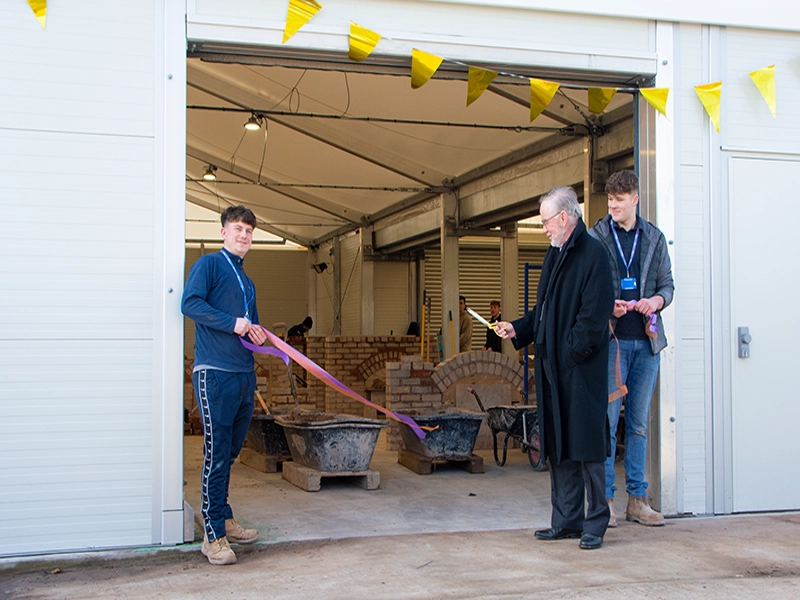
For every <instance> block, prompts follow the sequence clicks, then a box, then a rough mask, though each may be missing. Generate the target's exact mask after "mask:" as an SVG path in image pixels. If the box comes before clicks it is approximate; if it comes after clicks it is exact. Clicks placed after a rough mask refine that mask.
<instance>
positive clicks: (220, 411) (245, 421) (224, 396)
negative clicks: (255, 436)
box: [192, 369, 256, 542]
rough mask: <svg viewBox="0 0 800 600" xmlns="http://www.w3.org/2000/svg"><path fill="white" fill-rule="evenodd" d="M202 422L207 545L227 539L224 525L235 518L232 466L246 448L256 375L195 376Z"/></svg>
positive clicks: (202, 488)
mask: <svg viewBox="0 0 800 600" xmlns="http://www.w3.org/2000/svg"><path fill="white" fill-rule="evenodd" d="M192 383H194V391H195V395H196V397H197V404H198V406H199V408H200V418H201V419H202V420H203V475H202V481H201V483H200V495H201V499H202V503H201V507H200V512H201V514H202V515H203V526H204V527H203V529H204V530H205V534H206V536H208V541H209V542H213V541H214V540H216V539H217V538H221V537H224V536H225V521H226V519H232V518H233V510H232V509H231V507H230V505H229V504H228V487H229V485H230V481H231V465H233V463H234V461H235V460H236V457H237V456H239V452H241V450H242V446H243V445H244V438H245V437H246V436H247V429H248V428H249V427H250V419H251V418H252V416H253V397H254V396H255V393H256V374H255V373H254V372H250V373H230V372H228V371H218V370H216V369H201V370H199V371H195V372H194V374H193V375H192Z"/></svg>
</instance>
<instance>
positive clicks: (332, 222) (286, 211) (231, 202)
mask: <svg viewBox="0 0 800 600" xmlns="http://www.w3.org/2000/svg"><path fill="white" fill-rule="evenodd" d="M187 181H191V182H193V183H197V184H199V185H200V187H201V188H203V189H204V190H205V191H206V192H208V193H209V194H214V196H215V197H216V198H217V202H218V203H219V199H220V198H221V199H222V200H224V201H225V202H226V203H228V204H229V205H230V206H235V205H237V204H240V203H241V201H240V200H238V199H234V198H229V197H227V196H225V195H222V194H219V193H218V192H217V191H216V190H210V189H208V187H207V186H205V185H203V181H202V180H201V179H187ZM214 187H215V188H216V184H215V186H214ZM218 208H219V207H218ZM270 210H271V211H273V212H276V213H283V214H287V215H297V216H298V217H307V216H308V213H307V212H300V211H296V210H289V209H288V208H274V207H270ZM314 218H316V219H318V220H320V221H321V222H320V223H318V224H314V225H313V226H314V227H330V226H332V225H345V224H347V221H345V220H344V219H336V218H330V219H329V220H328V221H327V222H322V221H323V220H324V219H325V218H324V217H318V216H317V217H314ZM262 223H265V224H269V225H277V224H278V223H273V222H272V221H269V222H267V221H262ZM281 225H295V226H299V227H302V226H304V225H305V223H281Z"/></svg>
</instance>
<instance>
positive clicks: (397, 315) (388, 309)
mask: <svg viewBox="0 0 800 600" xmlns="http://www.w3.org/2000/svg"><path fill="white" fill-rule="evenodd" d="M408 268H409V264H408V263H406V262H376V263H375V330H374V334H375V335H405V333H406V331H408Z"/></svg>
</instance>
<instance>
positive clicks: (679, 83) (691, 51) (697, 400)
mask: <svg viewBox="0 0 800 600" xmlns="http://www.w3.org/2000/svg"><path fill="white" fill-rule="evenodd" d="M702 29H703V28H702V26H700V25H686V24H681V25H680V28H679V29H678V36H677V38H678V41H677V46H678V47H677V48H676V59H677V61H678V69H677V74H678V75H677V76H676V78H675V87H676V89H675V93H674V96H675V113H676V115H679V116H678V118H677V119H676V121H677V122H678V127H677V129H678V131H677V132H676V133H677V135H676V136H675V137H676V154H677V163H678V164H677V165H676V169H677V170H678V181H679V186H680V193H676V194H675V219H676V226H675V244H676V252H675V264H674V265H673V271H674V277H675V288H676V289H675V295H676V298H677V299H679V302H676V310H675V319H676V332H677V337H678V340H675V341H674V342H673V341H672V340H669V341H670V343H674V344H676V345H679V346H680V352H678V353H676V354H677V356H678V364H677V365H676V379H677V386H678V387H677V390H678V393H677V396H678V404H677V407H676V410H677V412H678V421H679V423H680V425H681V426H680V428H679V432H680V435H679V442H678V444H679V445H678V449H677V452H678V457H677V461H678V469H679V477H678V481H679V483H678V486H679V490H681V491H680V492H679V494H680V496H681V498H679V500H678V502H679V507H678V508H679V509H681V506H680V501H681V499H682V501H683V506H682V509H681V510H683V511H684V512H694V513H706V512H710V510H709V507H708V506H706V500H707V498H708V493H707V485H706V484H707V477H710V462H709V461H710V457H711V448H710V445H709V444H710V432H711V429H710V428H711V419H710V408H709V407H708V405H707V403H706V398H710V397H711V394H710V385H711V364H710V352H711V340H710V332H709V329H708V327H709V326H710V320H709V319H707V314H708V313H707V310H708V298H707V293H708V288H707V286H708V283H709V281H708V280H709V275H708V262H709V260H710V258H709V248H708V246H707V239H708V235H707V232H708V231H709V230H710V225H709V222H708V219H709V215H708V211H707V204H706V200H705V199H706V198H707V196H708V188H707V186H708V181H707V180H706V178H705V175H704V171H705V170H706V167H707V165H705V164H704V158H703V154H704V152H703V136H702V131H703V112H702V110H697V109H698V106H697V95H696V94H695V91H694V86H695V85H699V84H701V83H706V82H707V81H708V80H707V79H704V77H705V74H704V71H703V32H702Z"/></svg>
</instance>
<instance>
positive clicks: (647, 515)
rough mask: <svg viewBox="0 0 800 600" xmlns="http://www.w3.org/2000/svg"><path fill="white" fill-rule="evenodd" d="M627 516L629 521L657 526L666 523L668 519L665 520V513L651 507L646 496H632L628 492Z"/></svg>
mask: <svg viewBox="0 0 800 600" xmlns="http://www.w3.org/2000/svg"><path fill="white" fill-rule="evenodd" d="M625 518H626V519H627V520H628V521H634V522H636V523H641V524H642V525H650V526H651V527H657V526H659V525H664V524H665V523H666V521H664V515H662V514H661V513H660V512H656V511H654V510H653V509H652V508H650V505H649V504H648V503H647V499H646V498H644V497H641V496H631V495H630V494H628V508H626V509H625Z"/></svg>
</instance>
